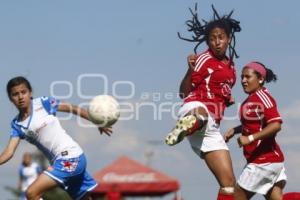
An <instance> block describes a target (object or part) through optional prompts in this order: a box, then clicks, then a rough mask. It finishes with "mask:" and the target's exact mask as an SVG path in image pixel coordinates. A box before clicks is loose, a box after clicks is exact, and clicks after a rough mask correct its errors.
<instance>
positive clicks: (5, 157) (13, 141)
mask: <svg viewBox="0 0 300 200" xmlns="http://www.w3.org/2000/svg"><path fill="white" fill-rule="evenodd" d="M19 142H20V138H19V137H12V138H10V140H9V142H8V145H7V146H6V148H5V149H4V151H3V152H2V153H1V155H0V165H2V164H4V163H6V162H7V161H9V160H10V159H11V158H12V157H13V155H14V153H15V151H16V149H17V147H18V145H19Z"/></svg>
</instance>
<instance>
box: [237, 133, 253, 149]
mask: <svg viewBox="0 0 300 200" xmlns="http://www.w3.org/2000/svg"><path fill="white" fill-rule="evenodd" d="M237 142H238V144H239V146H240V147H243V146H246V145H248V144H250V143H251V141H250V140H249V138H248V136H243V135H241V136H240V137H239V138H238V139H237Z"/></svg>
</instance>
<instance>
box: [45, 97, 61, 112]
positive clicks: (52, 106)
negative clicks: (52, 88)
mask: <svg viewBox="0 0 300 200" xmlns="http://www.w3.org/2000/svg"><path fill="white" fill-rule="evenodd" d="M41 101H42V104H43V107H44V108H45V110H46V111H47V112H48V113H49V114H52V115H55V114H56V112H57V109H58V106H59V100H58V99H55V98H53V97H41Z"/></svg>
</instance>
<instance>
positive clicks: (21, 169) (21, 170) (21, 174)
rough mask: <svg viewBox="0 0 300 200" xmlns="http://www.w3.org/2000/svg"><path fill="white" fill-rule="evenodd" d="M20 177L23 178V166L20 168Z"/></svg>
mask: <svg viewBox="0 0 300 200" xmlns="http://www.w3.org/2000/svg"><path fill="white" fill-rule="evenodd" d="M19 175H20V177H23V165H22V166H20V167H19Z"/></svg>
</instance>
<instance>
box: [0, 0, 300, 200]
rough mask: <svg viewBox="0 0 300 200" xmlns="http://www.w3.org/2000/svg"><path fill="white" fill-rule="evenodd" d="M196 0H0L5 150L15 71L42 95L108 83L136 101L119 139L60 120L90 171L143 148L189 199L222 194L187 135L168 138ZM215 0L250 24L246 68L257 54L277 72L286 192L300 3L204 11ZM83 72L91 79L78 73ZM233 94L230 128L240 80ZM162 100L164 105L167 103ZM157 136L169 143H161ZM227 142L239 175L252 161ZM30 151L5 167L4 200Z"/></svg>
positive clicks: (82, 95) (139, 156) (95, 89)
mask: <svg viewBox="0 0 300 200" xmlns="http://www.w3.org/2000/svg"><path fill="white" fill-rule="evenodd" d="M194 3H195V1H191V0H184V1H183V0H165V1H158V0H152V1H149V0H148V1H146V0H143V1H141V0H127V1H116V0H110V1H105V0H103V1H100V0H93V1H92V0H90V1H79V0H72V1H71V0H65V1H58V0H54V1H37V0H28V1H16V0H15V1H1V2H0V25H1V31H0V76H1V79H0V86H1V87H0V93H1V95H0V101H1V104H0V110H1V115H0V120H1V121H2V124H1V126H0V148H1V149H4V148H5V146H6V143H7V140H8V139H9V129H10V127H9V123H10V120H11V119H12V118H13V116H14V115H15V114H16V110H15V109H14V107H13V106H12V105H11V104H10V102H9V101H8V98H7V95H6V91H5V87H6V83H7V81H8V80H9V79H10V78H12V77H14V76H17V75H23V76H26V77H27V78H28V79H29V80H30V81H31V83H32V85H33V88H34V95H35V96H41V95H46V96H48V95H54V96H59V97H61V98H62V99H63V100H67V101H70V102H72V103H77V104H82V105H84V104H85V105H86V104H87V102H88V100H89V98H88V97H87V96H93V95H97V94H101V93H103V91H108V93H109V94H117V95H118V96H119V97H120V98H119V101H120V103H121V104H122V105H124V106H125V105H126V106H127V108H128V105H130V106H132V108H134V112H132V113H130V114H129V115H128V114H127V115H125V114H123V117H124V116H127V117H128V116H131V117H132V119H131V120H121V121H119V122H118V123H117V124H116V126H115V127H114V131H115V133H114V135H113V136H112V137H110V138H108V137H105V136H100V135H99V134H98V133H97V131H96V129H95V128H83V127H80V126H79V125H78V123H77V121H76V118H72V119H71V120H62V124H63V125H64V127H65V128H66V129H67V131H68V132H69V133H70V135H71V136H72V137H73V138H74V139H75V140H77V141H78V143H79V144H80V145H81V146H82V147H83V149H84V150H85V153H86V155H87V157H88V169H89V171H91V172H92V173H93V172H95V171H96V170H97V169H100V168H101V167H103V166H105V165H107V164H109V163H110V162H112V161H113V160H114V159H116V158H117V157H118V156H120V155H127V156H130V157H132V158H133V159H135V160H138V161H140V162H146V159H145V156H144V154H145V152H149V151H150V152H153V156H152V157H151V160H150V161H151V162H150V163H151V166H152V167H154V168H156V169H158V170H161V171H163V172H165V173H167V174H168V175H171V176H173V177H176V178H178V179H179V180H180V182H181V184H182V190H181V192H182V195H183V197H184V198H185V199H186V200H197V199H199V196H200V195H201V197H203V199H214V198H215V196H216V193H217V192H216V191H217V183H216V181H215V180H214V178H213V176H212V175H211V174H210V173H208V169H207V167H206V166H205V164H204V162H203V161H202V160H200V159H199V158H198V157H197V156H196V155H195V154H194V153H193V152H192V151H191V149H190V147H189V144H188V142H187V141H184V142H182V143H180V144H179V145H177V146H175V147H172V148H170V147H167V146H166V145H164V144H163V142H162V141H163V139H164V137H165V135H166V133H167V132H168V131H169V130H170V129H171V128H172V126H173V124H174V122H175V120H174V118H173V117H172V112H173V111H174V109H175V108H173V107H172V105H175V104H176V105H178V103H179V102H180V100H179V99H178V98H177V97H176V93H177V91H178V86H179V82H180V80H181V78H182V76H183V75H184V73H185V70H186V56H187V55H188V54H189V53H191V52H192V49H193V47H194V44H191V43H188V42H185V41H182V40H179V39H178V38H177V32H178V31H180V32H181V33H182V34H184V35H187V36H188V35H189V33H187V31H186V27H185V24H184V22H185V21H186V20H187V19H189V18H190V14H189V11H188V8H189V7H193V5H194ZM212 3H213V4H214V5H215V7H216V8H217V10H218V11H219V13H221V14H226V13H228V12H229V11H231V9H234V10H235V12H234V15H233V16H234V17H235V18H236V19H238V20H240V21H241V26H242V32H241V33H237V34H236V39H237V45H236V50H237V52H238V54H239V55H240V58H239V59H237V60H236V67H237V72H238V74H239V73H240V71H241V67H242V66H243V64H245V63H247V62H248V61H251V60H259V61H261V62H263V63H265V64H266V65H267V66H269V67H270V68H272V69H273V70H274V72H275V73H277V75H278V77H279V80H278V82H277V83H275V84H273V83H272V84H270V85H269V86H268V88H269V90H270V91H271V93H272V94H273V96H274V97H275V98H276V100H277V104H278V107H279V110H280V111H281V114H282V116H283V118H284V125H283V130H282V131H281V133H279V136H278V141H279V143H280V145H281V147H282V149H283V151H284V153H285V155H286V168H287V175H288V177H289V181H288V184H287V186H286V189H285V191H296V190H297V189H298V190H299V183H300V175H299V173H297V169H298V166H299V165H300V160H299V155H298V152H299V150H300V148H299V146H300V145H299V144H300V137H299V134H298V131H297V130H299V129H300V126H299V123H298V119H299V118H300V94H299V93H298V92H294V91H296V90H295V86H294V85H295V84H296V80H297V78H298V74H299V72H300V70H299V68H298V67H297V63H298V62H297V61H298V57H299V44H300V39H299V35H300V29H299V27H300V22H299V19H300V14H299V12H298V8H299V6H300V2H299V1H296V0H290V1H271V0H266V1H259V0H253V1H238V0H232V1H226V3H225V1H222V2H220V1H207V0H203V1H201V3H200V2H199V3H198V11H199V15H200V16H201V18H204V19H206V20H209V19H211V17H212V10H211V7H210V6H211V4H212ZM202 49H203V50H204V49H205V47H204V45H203V46H202ZM90 74H93V75H95V76H96V77H95V76H94V77H91V76H90ZM82 76H84V77H88V78H85V79H82V81H81V82H80V81H78V80H79V78H80V77H82ZM99 77H100V78H99ZM101 77H102V78H101ZM103 77H105V78H103ZM238 78H239V77H238ZM104 85H105V86H106V87H104ZM233 92H234V96H235V97H236V101H237V104H236V105H235V106H233V107H231V108H229V109H228V110H227V111H226V115H227V116H228V118H229V117H230V118H232V119H230V120H229V119H228V120H224V122H223V123H222V130H223V131H225V130H226V129H227V128H229V127H231V126H233V125H236V124H237V123H238V120H237V117H236V110H237V106H238V104H239V103H240V102H241V101H242V100H243V99H244V98H245V97H246V96H245V94H243V92H242V90H241V87H240V84H239V79H238V82H237V84H236V87H235V88H234V91H233ZM126 97H128V98H126ZM160 106H162V107H163V108H165V109H166V111H162V109H159V108H162V107H160ZM175 110H176V109H175ZM171 111H172V112H171ZM60 117H65V116H63V115H60ZM153 140H154V141H161V142H158V143H157V142H156V143H155V144H153V143H152V142H151V141H153ZM229 147H230V150H231V154H232V159H233V164H234V168H235V174H236V176H237V177H238V176H239V173H240V172H241V170H242V167H243V165H244V163H245V161H244V159H243V156H242V154H241V149H239V148H238V146H237V144H236V143H235V141H234V140H233V141H232V142H231V143H230V144H229ZM25 150H28V151H34V150H35V149H34V148H32V147H31V146H30V145H28V144H26V142H22V144H21V145H20V147H19V149H18V151H17V152H16V154H15V157H14V158H13V159H12V160H11V161H10V162H9V163H6V164H5V165H3V166H1V168H0V174H1V179H0V193H1V195H2V198H4V199H9V198H10V194H9V193H7V192H6V191H4V190H3V186H4V185H11V186H13V185H15V184H16V183H17V176H16V174H17V170H18V165H19V163H20V158H21V155H22V152H24V151H25ZM178 163H180V164H178ZM170 198H171V196H167V197H165V198H163V199H170ZM260 198H261V197H259V196H257V197H255V198H254V199H260Z"/></svg>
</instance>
